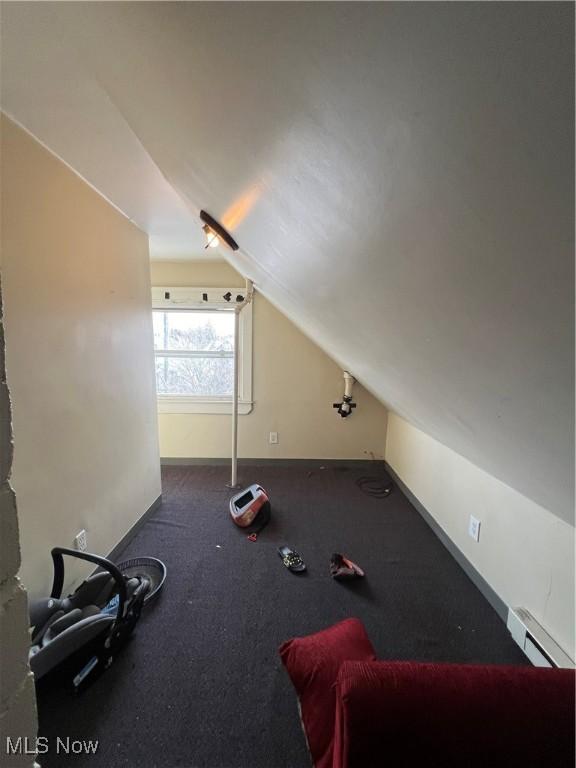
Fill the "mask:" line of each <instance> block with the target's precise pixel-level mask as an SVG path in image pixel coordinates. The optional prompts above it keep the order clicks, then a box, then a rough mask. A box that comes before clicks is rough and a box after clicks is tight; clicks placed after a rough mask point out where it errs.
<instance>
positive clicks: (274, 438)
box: [268, 432, 278, 445]
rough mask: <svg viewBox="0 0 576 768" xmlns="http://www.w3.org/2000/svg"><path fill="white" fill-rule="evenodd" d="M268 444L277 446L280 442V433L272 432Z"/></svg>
mask: <svg viewBox="0 0 576 768" xmlns="http://www.w3.org/2000/svg"><path fill="white" fill-rule="evenodd" d="M268 442H269V443H270V445H276V443H277V442H278V432H270V437H269V438H268Z"/></svg>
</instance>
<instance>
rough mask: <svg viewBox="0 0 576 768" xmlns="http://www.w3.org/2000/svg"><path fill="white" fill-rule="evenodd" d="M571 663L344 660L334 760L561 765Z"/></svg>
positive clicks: (570, 742)
mask: <svg viewBox="0 0 576 768" xmlns="http://www.w3.org/2000/svg"><path fill="white" fill-rule="evenodd" d="M574 683H575V673H574V670H568V669H542V668H536V667H507V666H479V665H472V664H470V665H465V664H419V663H411V662H387V661H377V662H362V661H344V662H343V663H342V665H341V667H340V672H339V674H338V680H337V684H336V698H337V704H336V722H335V734H334V760H333V768H372V767H374V768H375V767H376V766H378V767H380V766H384V765H390V766H394V768H408V767H409V768H413V766H427V768H435V767H437V768H491V766H497V765H502V766H506V768H528V766H529V767H530V768H568V766H573V765H574Z"/></svg>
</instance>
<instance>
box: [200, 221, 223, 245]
mask: <svg viewBox="0 0 576 768" xmlns="http://www.w3.org/2000/svg"><path fill="white" fill-rule="evenodd" d="M202 229H203V230H204V233H205V235H206V248H218V246H219V245H220V240H219V238H218V235H217V234H216V233H215V232H213V231H212V230H211V229H210V227H209V226H208V224H205V225H204V226H203V227H202Z"/></svg>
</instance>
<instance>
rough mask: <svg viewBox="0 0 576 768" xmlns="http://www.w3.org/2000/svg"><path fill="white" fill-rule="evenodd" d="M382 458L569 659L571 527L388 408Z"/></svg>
mask: <svg viewBox="0 0 576 768" xmlns="http://www.w3.org/2000/svg"><path fill="white" fill-rule="evenodd" d="M386 460H387V462H388V463H389V465H390V466H391V467H392V469H393V470H394V471H395V472H396V473H397V474H398V476H399V477H400V479H401V480H402V481H403V482H404V483H405V484H406V485H407V486H408V488H409V489H410V490H411V491H412V493H413V494H414V495H415V496H416V498H417V499H418V500H419V501H420V503H421V504H422V505H423V506H424V507H425V509H426V510H427V511H428V512H429V513H430V514H431V515H432V517H433V518H434V519H435V520H436V522H437V523H438V524H439V525H440V527H441V528H442V529H443V530H444V532H445V533H446V534H447V535H448V536H449V538H450V539H451V540H452V541H453V542H454V544H456V546H457V547H458V548H459V549H460V550H461V552H462V553H463V554H464V556H465V557H466V558H467V559H468V560H469V562H470V563H471V564H472V565H473V566H474V568H475V569H476V570H477V571H478V572H479V573H480V574H481V576H483V578H484V579H485V580H486V581H487V582H488V584H489V585H490V586H491V587H492V589H493V590H494V591H495V592H496V593H497V595H498V596H499V597H500V598H501V599H502V600H503V601H504V603H506V605H508V606H511V607H518V606H520V607H523V608H526V609H527V610H528V611H530V613H531V614H532V615H533V616H534V618H535V619H536V620H537V621H538V622H539V623H540V624H541V625H542V626H543V627H544V628H545V629H546V630H547V631H548V633H549V634H550V635H551V636H552V637H553V638H554V639H555V640H556V642H557V643H559V645H560V646H561V647H562V648H563V649H564V650H565V651H566V652H567V653H568V654H569V655H570V656H571V657H572V658H573V659H574V658H575V649H574V645H575V640H574V631H575V617H574V528H573V527H572V526H571V525H569V524H568V523H565V522H564V521H563V520H560V519H559V518H558V517H557V516H555V515H553V514H551V513H550V512H548V511H547V510H545V509H543V508H542V507H540V506H538V505H537V504H535V503H534V502H533V501H531V500H530V499H528V498H526V497H525V496H522V495H521V494H519V493H518V492H517V491H515V490H513V489H512V488H510V487H509V486H507V485H505V484H504V483H502V482H500V481H499V480H497V479H496V478H494V477H492V476H491V475H489V474H487V473H486V472H484V471H483V470H481V469H479V468H478V467H476V466H474V464H471V463H470V462H469V461H467V460H466V459H464V458H462V456H459V455H458V454H456V453H454V452H453V451H451V450H450V449H449V448H446V447H445V446H444V445H441V444H440V443H438V442H437V441H436V440H433V439H432V438H431V437H429V436H428V435H425V434H424V433H423V432H421V431H420V430H418V429H416V428H415V427H413V426H411V425H410V424H408V423H407V422H406V421H404V420H403V419H401V418H400V417H399V416H397V415H396V414H395V413H392V412H390V414H389V419H388V434H387V440H386ZM470 515H474V517H476V518H477V519H479V520H480V521H481V526H480V540H479V542H475V541H474V540H473V539H472V538H470V536H469V535H468V521H469V516H470Z"/></svg>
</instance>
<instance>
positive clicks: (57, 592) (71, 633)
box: [30, 547, 166, 689]
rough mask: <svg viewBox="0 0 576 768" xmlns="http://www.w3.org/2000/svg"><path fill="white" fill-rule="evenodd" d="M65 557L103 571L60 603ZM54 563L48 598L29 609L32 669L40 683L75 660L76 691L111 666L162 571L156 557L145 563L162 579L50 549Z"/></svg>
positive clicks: (69, 551) (160, 581)
mask: <svg viewBox="0 0 576 768" xmlns="http://www.w3.org/2000/svg"><path fill="white" fill-rule="evenodd" d="M63 555H69V556H71V557H75V558H78V559H81V560H86V561H88V562H91V563H94V564H95V565H97V566H98V567H99V568H101V569H103V570H102V571H100V572H97V573H95V574H93V575H92V576H90V577H88V578H87V579H86V580H85V581H84V582H82V584H81V585H80V586H79V587H78V589H77V590H76V591H75V592H74V593H73V594H71V595H69V596H68V597H65V598H63V599H62V598H61V594H62V587H63V585H64V559H63ZM52 560H53V563H54V581H53V585H52V593H51V596H50V597H49V598H43V599H41V600H35V601H32V602H31V604H30V625H31V627H32V647H31V648H30V667H31V669H32V671H33V672H34V676H35V678H36V680H40V679H41V678H43V677H44V676H45V675H47V674H48V673H49V672H51V671H52V670H55V669H58V668H59V667H60V666H61V665H63V663H64V662H66V661H73V662H75V663H76V666H77V674H76V675H75V676H74V678H73V683H74V687H75V688H76V689H78V688H79V687H80V685H81V684H82V683H83V682H84V680H85V678H86V677H87V676H88V675H91V678H93V677H95V675H94V674H91V673H93V671H94V670H98V671H102V670H103V669H105V668H107V667H108V666H110V664H111V663H112V661H113V659H114V655H115V653H116V652H117V651H118V650H119V649H120V648H121V647H122V645H124V643H125V642H126V641H127V639H128V637H129V636H130V634H131V632H132V630H133V629H134V627H135V625H136V623H137V621H138V619H139V618H140V612H141V610H142V605H143V604H144V601H145V598H147V597H150V596H151V594H152V593H154V594H155V593H156V592H157V591H158V590H159V589H160V588H161V586H162V584H163V582H164V577H165V572H166V569H165V567H164V565H163V563H161V562H160V561H159V560H156V559H155V558H145V559H144V558H143V559H142V561H144V560H149V561H151V562H152V563H153V564H155V568H156V570H157V571H158V572H159V573H161V578H155V577H154V576H150V575H148V574H147V573H145V572H144V571H145V569H144V568H140V571H139V572H138V573H137V575H132V576H130V575H127V574H124V573H122V571H121V570H120V568H119V567H118V566H116V565H114V563H112V562H110V560H107V559H106V558H103V557H99V556H98V555H92V554H89V553H87V552H77V551H75V550H72V549H65V548H62V547H56V548H54V549H53V550H52ZM133 562H140V561H133ZM120 567H121V566H120ZM80 665H82V666H81V668H80Z"/></svg>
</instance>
